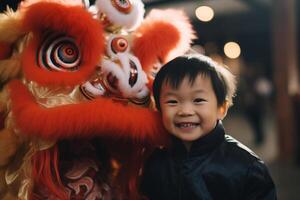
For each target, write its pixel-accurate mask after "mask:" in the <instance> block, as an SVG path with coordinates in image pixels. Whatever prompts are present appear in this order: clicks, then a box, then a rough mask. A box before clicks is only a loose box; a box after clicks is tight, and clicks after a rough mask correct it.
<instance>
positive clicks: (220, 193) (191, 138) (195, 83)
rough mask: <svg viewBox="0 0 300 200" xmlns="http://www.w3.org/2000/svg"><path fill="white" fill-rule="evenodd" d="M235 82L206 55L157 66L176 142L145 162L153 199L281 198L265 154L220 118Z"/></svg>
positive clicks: (160, 105)
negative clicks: (227, 131) (228, 130)
mask: <svg viewBox="0 0 300 200" xmlns="http://www.w3.org/2000/svg"><path fill="white" fill-rule="evenodd" d="M235 87H236V86H235V79H234V76H233V75H232V74H231V73H230V72H229V71H228V70H227V69H226V68H224V67H222V66H219V65H218V64H216V63H215V62H213V61H212V60H211V59H210V58H208V57H206V56H203V55H186V56H181V57H177V58H175V59H174V60H172V61H170V62H169V63H167V64H166V65H165V66H164V67H162V69H161V70H160V71H159V72H158V74H157V76H156V78H155V80H154V85H153V92H154V99H155V103H156V107H157V109H158V110H159V111H160V112H161V115H162V120H163V124H164V126H165V128H166V130H167V131H168V132H169V133H170V134H171V137H172V144H171V145H170V147H166V148H161V149H157V150H155V151H154V153H153V154H152V155H151V156H150V158H149V159H148V160H147V162H146V163H145V166H144V172H143V176H142V180H141V191H142V193H143V194H144V195H145V196H146V197H147V198H148V199H150V200H177V199H182V200H194V199H199V200H210V199H213V200H227V199H228V200H247V199H253V200H254V199H256V200H262V199H272V200H273V199H276V190H275V186H274V183H273V181H272V179H271V177H270V175H269V172H268V169H267V167H266V166H265V165H264V163H263V162H262V160H260V159H259V158H258V157H257V156H256V155H255V154H254V153H253V152H252V151H251V150H249V149H248V148H247V147H245V146H244V145H242V144H241V143H239V142H238V141H236V140H235V139H234V138H232V137H230V136H229V135H226V134H225V131H224V128H223V125H222V122H221V121H222V119H223V118H224V117H225V115H226V113H227V110H228V107H229V106H230V105H232V97H233V95H234V93H235ZM241 131H242V130H241Z"/></svg>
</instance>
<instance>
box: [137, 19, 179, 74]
mask: <svg viewBox="0 0 300 200" xmlns="http://www.w3.org/2000/svg"><path fill="white" fill-rule="evenodd" d="M150 22H151V23H150ZM150 22H149V23H145V24H143V25H142V26H141V27H139V28H138V30H137V31H136V32H135V34H134V38H133V47H132V50H133V52H134V54H135V55H136V56H137V57H138V58H139V59H140V62H141V64H142V66H143V68H144V70H145V71H146V72H149V71H150V69H151V67H152V66H153V64H155V63H156V62H157V61H161V62H165V58H166V56H167V55H168V53H169V52H170V51H171V50H172V49H173V48H174V47H176V45H177V43H178V42H179V39H180V34H179V32H178V30H177V29H176V27H174V26H173V25H172V24H170V23H166V22H163V21H155V22H153V21H150Z"/></svg>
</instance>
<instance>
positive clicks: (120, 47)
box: [111, 37, 128, 54]
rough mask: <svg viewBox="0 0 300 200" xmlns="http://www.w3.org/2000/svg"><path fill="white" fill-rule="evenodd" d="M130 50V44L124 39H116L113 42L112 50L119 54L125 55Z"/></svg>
mask: <svg viewBox="0 0 300 200" xmlns="http://www.w3.org/2000/svg"><path fill="white" fill-rule="evenodd" d="M127 48H128V42H127V40H126V39H125V38H123V37H116V38H114V39H113V40H112V41H111V50H112V51H113V52H114V53H115V54H117V53H123V52H125V51H126V49H127Z"/></svg>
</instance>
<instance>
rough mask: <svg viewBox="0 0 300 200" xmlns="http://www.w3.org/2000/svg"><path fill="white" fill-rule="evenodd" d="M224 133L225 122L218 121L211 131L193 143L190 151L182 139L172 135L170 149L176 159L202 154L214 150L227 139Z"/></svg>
mask: <svg viewBox="0 0 300 200" xmlns="http://www.w3.org/2000/svg"><path fill="white" fill-rule="evenodd" d="M224 135H225V130H224V127H223V124H222V122H221V121H218V122H217V125H216V127H215V128H214V129H213V130H212V131H211V132H210V133H208V134H206V135H205V136H203V137H201V138H199V139H197V140H195V141H194V142H193V143H192V146H191V149H190V151H187V149H186V148H185V146H184V144H183V142H182V141H181V140H180V139H178V138H176V137H174V136H172V145H171V148H170V151H171V154H172V156H174V157H175V159H184V158H189V157H194V156H200V155H203V154H206V153H209V152H211V151H213V150H214V149H215V148H216V147H217V146H219V145H220V144H221V143H222V142H223V141H224V140H225V137H224Z"/></svg>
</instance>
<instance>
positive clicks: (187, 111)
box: [178, 104, 195, 116]
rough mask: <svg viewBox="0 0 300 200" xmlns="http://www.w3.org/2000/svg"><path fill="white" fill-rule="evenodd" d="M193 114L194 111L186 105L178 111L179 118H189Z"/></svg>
mask: <svg viewBox="0 0 300 200" xmlns="http://www.w3.org/2000/svg"><path fill="white" fill-rule="evenodd" d="M194 113H195V112H194V109H193V108H192V106H191V105H188V104H187V105H182V106H180V108H179V111H178V115H179V116H191V115H193V114H194Z"/></svg>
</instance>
